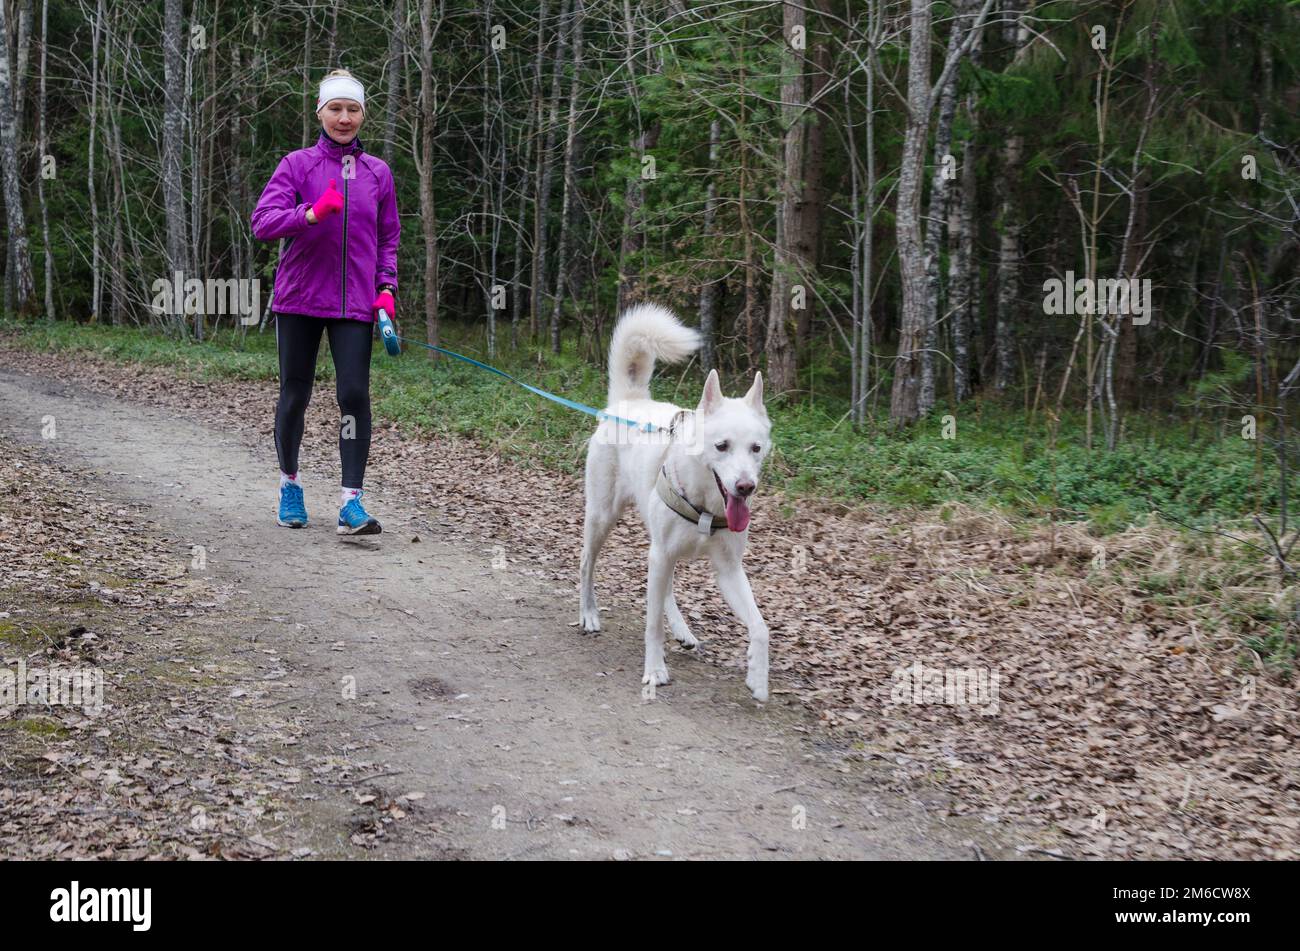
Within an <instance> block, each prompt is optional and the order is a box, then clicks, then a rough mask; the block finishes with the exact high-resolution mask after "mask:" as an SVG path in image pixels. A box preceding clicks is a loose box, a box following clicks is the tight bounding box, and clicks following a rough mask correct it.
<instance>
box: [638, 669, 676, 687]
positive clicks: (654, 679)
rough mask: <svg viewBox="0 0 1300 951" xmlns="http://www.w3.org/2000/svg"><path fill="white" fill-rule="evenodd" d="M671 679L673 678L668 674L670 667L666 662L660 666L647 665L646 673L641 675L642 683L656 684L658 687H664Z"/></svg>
mask: <svg viewBox="0 0 1300 951" xmlns="http://www.w3.org/2000/svg"><path fill="white" fill-rule="evenodd" d="M671 680H672V678H671V677H669V676H668V668H667V666H665V665H664V664H660V665H659V666H658V667H646V669H645V673H644V674H642V675H641V683H643V684H654V685H655V686H656V687H662V686H663V685H664V684H666V683H669V682H671Z"/></svg>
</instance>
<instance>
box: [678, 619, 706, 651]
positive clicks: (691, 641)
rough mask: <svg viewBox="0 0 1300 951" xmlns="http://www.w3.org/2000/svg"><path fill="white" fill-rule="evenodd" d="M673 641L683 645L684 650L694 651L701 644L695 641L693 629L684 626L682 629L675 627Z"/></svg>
mask: <svg viewBox="0 0 1300 951" xmlns="http://www.w3.org/2000/svg"><path fill="white" fill-rule="evenodd" d="M673 639H674V640H676V641H677V643H678V644H681V645H682V650H684V651H693V650H695V648H697V647H699V646H700V642H699V641H697V640H696V639H695V635H694V634H692V633H691V629H690V628H689V627H687V626H686V625H685V624H683V625H682V626H681V627H677V626H676V625H674V626H673Z"/></svg>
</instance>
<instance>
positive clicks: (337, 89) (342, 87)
mask: <svg viewBox="0 0 1300 951" xmlns="http://www.w3.org/2000/svg"><path fill="white" fill-rule="evenodd" d="M331 99H355V100H356V101H357V102H359V103H361V108H362V109H363V110H364V109H365V108H366V94H365V92H364V90H362V88H361V83H359V82H358V81H357V80H355V79H353V78H352V77H351V76H328V77H326V78H325V79H324V80H322V81H321V84H320V95H319V96H318V97H317V98H316V111H317V112H320V111H321V110H322V109H324V108H325V103H327V102H329V101H330V100H331Z"/></svg>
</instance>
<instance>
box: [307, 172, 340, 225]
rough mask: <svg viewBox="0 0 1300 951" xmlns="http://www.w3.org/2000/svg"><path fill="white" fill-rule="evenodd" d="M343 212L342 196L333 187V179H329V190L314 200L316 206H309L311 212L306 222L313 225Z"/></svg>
mask: <svg viewBox="0 0 1300 951" xmlns="http://www.w3.org/2000/svg"><path fill="white" fill-rule="evenodd" d="M342 210H343V195H342V193H341V192H339V190H338V189H336V188H335V187H334V179H332V178H331V179H330V184H329V188H327V189H325V191H324V193H322V194H321V196H320V198H318V199H316V204H314V205H312V206H311V212H310V214H309V215H308V216H307V220H308V221H311V220H312V219H313V218H314V219H315V221H313V222H312V223H313V224H317V223H319V222H322V221H324V220H325V219H326V218H328V217H329V216H330V215H336V214H338V213H339V212H340V211H342Z"/></svg>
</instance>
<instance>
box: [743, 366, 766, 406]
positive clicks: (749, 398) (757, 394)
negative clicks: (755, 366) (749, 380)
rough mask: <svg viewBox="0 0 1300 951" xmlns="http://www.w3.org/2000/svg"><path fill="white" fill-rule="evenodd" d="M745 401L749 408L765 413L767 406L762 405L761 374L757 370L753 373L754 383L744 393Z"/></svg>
mask: <svg viewBox="0 0 1300 951" xmlns="http://www.w3.org/2000/svg"><path fill="white" fill-rule="evenodd" d="M745 402H746V403H748V404H749V406H750V409H752V410H753V411H754V412H756V413H762V414H763V415H764V416H766V415H767V407H766V406H764V405H763V374H762V372H761V371H760V372H757V373H755V374H754V383H753V385H752V386H750V388H749V392H748V393H746V394H745Z"/></svg>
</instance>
